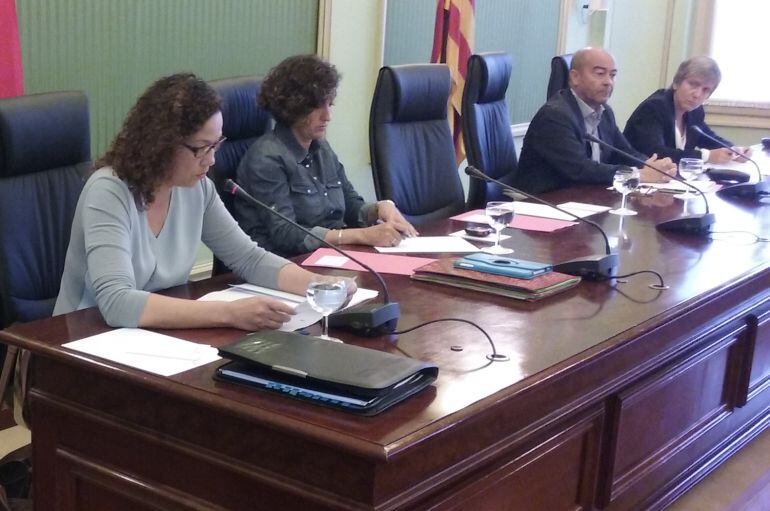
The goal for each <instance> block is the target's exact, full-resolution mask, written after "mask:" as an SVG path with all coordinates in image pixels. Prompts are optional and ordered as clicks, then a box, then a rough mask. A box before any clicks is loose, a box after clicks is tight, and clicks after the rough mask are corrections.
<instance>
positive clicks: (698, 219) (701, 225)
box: [585, 133, 716, 234]
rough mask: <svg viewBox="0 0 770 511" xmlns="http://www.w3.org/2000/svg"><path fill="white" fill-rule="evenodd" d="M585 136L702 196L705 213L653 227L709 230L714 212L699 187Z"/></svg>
mask: <svg viewBox="0 0 770 511" xmlns="http://www.w3.org/2000/svg"><path fill="white" fill-rule="evenodd" d="M585 138H587V139H588V140H590V141H592V142H596V143H597V144H599V145H602V146H604V147H606V148H608V149H611V150H613V151H615V152H616V153H618V154H622V155H623V156H625V157H626V158H628V159H629V160H631V161H633V162H635V163H636V164H637V165H639V166H640V167H639V168H642V167H647V168H650V169H652V170H654V171H655V172H657V173H658V174H662V175H664V176H666V177H669V178H671V179H673V180H674V181H678V182H680V183H682V184H684V185H685V186H687V187H689V188H692V189H693V190H695V191H696V192H698V194H699V195H700V196H701V197H702V198H703V203H704V204H705V205H706V212H705V213H701V214H695V215H687V216H683V217H679V218H675V219H673V220H667V221H665V222H661V223H659V224H658V225H656V226H655V227H657V228H658V229H661V230H664V231H677V232H684V233H689V234H705V233H708V232H710V230H711V226H712V225H713V224H714V221H715V220H716V218H715V217H714V214H713V213H711V212H710V211H709V201H708V199H706V194H704V193H703V192H702V191H700V189H698V188H697V187H695V186H693V185H692V184H690V183H688V182H687V181H685V180H684V179H682V178H681V177H679V176H671V175H669V174H666V173H665V172H663V171H662V170H660V169H659V168H657V167H653V166H652V165H650V164H649V163H647V162H645V161H644V160H642V159H640V158H637V157H636V156H634V155H633V154H630V153H627V152H625V151H623V150H621V149H618V148H617V147H615V146H613V145H610V144H608V143H607V142H605V141H604V140H601V139H599V138H598V137H595V136H593V135H591V134H590V133H586V134H585Z"/></svg>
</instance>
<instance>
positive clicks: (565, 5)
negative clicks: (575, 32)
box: [554, 0, 574, 55]
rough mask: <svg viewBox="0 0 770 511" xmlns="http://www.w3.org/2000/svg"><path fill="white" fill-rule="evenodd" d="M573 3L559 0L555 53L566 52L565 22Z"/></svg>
mask: <svg viewBox="0 0 770 511" xmlns="http://www.w3.org/2000/svg"><path fill="white" fill-rule="evenodd" d="M572 4H574V2H573V1H571V0H561V6H560V8H559V28H558V32H557V34H556V52H555V53H554V54H555V55H564V54H565V53H567V22H568V21H569V13H570V9H571V8H572Z"/></svg>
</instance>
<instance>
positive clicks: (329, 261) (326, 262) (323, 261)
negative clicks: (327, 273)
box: [315, 255, 350, 268]
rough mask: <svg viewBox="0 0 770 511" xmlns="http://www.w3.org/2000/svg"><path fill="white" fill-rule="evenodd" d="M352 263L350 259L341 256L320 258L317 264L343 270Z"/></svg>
mask: <svg viewBox="0 0 770 511" xmlns="http://www.w3.org/2000/svg"><path fill="white" fill-rule="evenodd" d="M348 261H350V259H349V258H347V257H343V256H341V255H325V256H321V257H319V258H318V261H316V262H315V264H317V265H318V266H331V267H333V268H342V267H343V266H345V263H347V262H348Z"/></svg>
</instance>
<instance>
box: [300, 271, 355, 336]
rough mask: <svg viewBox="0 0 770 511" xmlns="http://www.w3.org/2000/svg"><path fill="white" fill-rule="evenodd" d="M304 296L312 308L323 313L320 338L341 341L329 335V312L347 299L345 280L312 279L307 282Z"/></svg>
mask: <svg viewBox="0 0 770 511" xmlns="http://www.w3.org/2000/svg"><path fill="white" fill-rule="evenodd" d="M305 296H306V297H307V302H308V303H309V304H310V306H311V307H312V308H313V310H315V311H317V312H320V313H321V314H323V323H322V325H323V327H322V328H323V330H322V332H323V333H322V334H321V337H320V338H321V339H324V340H327V341H336V342H342V341H340V340H339V339H337V338H335V337H329V314H331V313H332V312H334V311H336V310H337V309H339V308H340V306H342V304H343V303H345V300H347V299H348V291H347V285H346V284H345V281H344V280H337V281H334V280H326V279H324V280H314V281H312V282H310V284H308V286H307V291H306V292H305Z"/></svg>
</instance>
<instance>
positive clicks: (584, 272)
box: [465, 165, 619, 280]
mask: <svg viewBox="0 0 770 511" xmlns="http://www.w3.org/2000/svg"><path fill="white" fill-rule="evenodd" d="M465 173H466V174H468V175H469V176H470V177H473V178H475V179H479V180H482V181H487V182H489V183H495V184H497V185H499V186H501V187H502V188H503V189H504V190H506V192H508V193H506V195H509V193H510V194H520V195H523V196H524V197H527V198H528V199H532V200H534V201H536V202H539V203H540V204H545V205H546V206H548V207H550V208H553V209H555V210H557V211H560V212H562V213H564V214H566V215H569V216H571V217H572V218H574V219H575V220H578V221H580V222H583V223H586V224H588V225H590V226H591V227H593V228H595V229H596V230H598V231H599V232H600V233H601V235H602V237H603V238H604V249H605V252H606V253H605V254H604V255H601V254H597V255H590V256H587V257H580V258H577V259H571V260H569V261H565V262H563V263H558V264H554V265H553V269H554V271H558V272H561V273H566V274H568V275H578V276H580V277H583V278H585V279H587V280H607V279H610V278H612V277H613V275H615V274H616V273H617V269H618V264H619V258H618V255H617V254H613V253H612V250H611V249H610V241H609V239H608V238H607V234H606V233H605V232H604V230H603V229H602V228H601V227H599V225H598V224H597V223H595V222H592V221H590V220H586V219H585V218H581V217H579V216H578V215H575V214H574V213H571V212H569V211H567V210H566V209H563V208H560V207H559V206H557V205H555V204H552V203H550V202H548V201H545V200H543V199H541V198H539V197H536V196H534V195H530V194H528V193H526V192H523V191H521V190H519V189H518V188H514V187H512V186H511V185H507V184H505V183H503V182H502V181H498V180H497V179H494V178H492V177H489V176H488V175H486V174H484V173H483V172H482V171H480V170H479V169H477V168H476V167H472V166H470V165H469V166H468V167H466V168H465ZM509 196H510V195H509ZM511 198H513V197H511Z"/></svg>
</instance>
